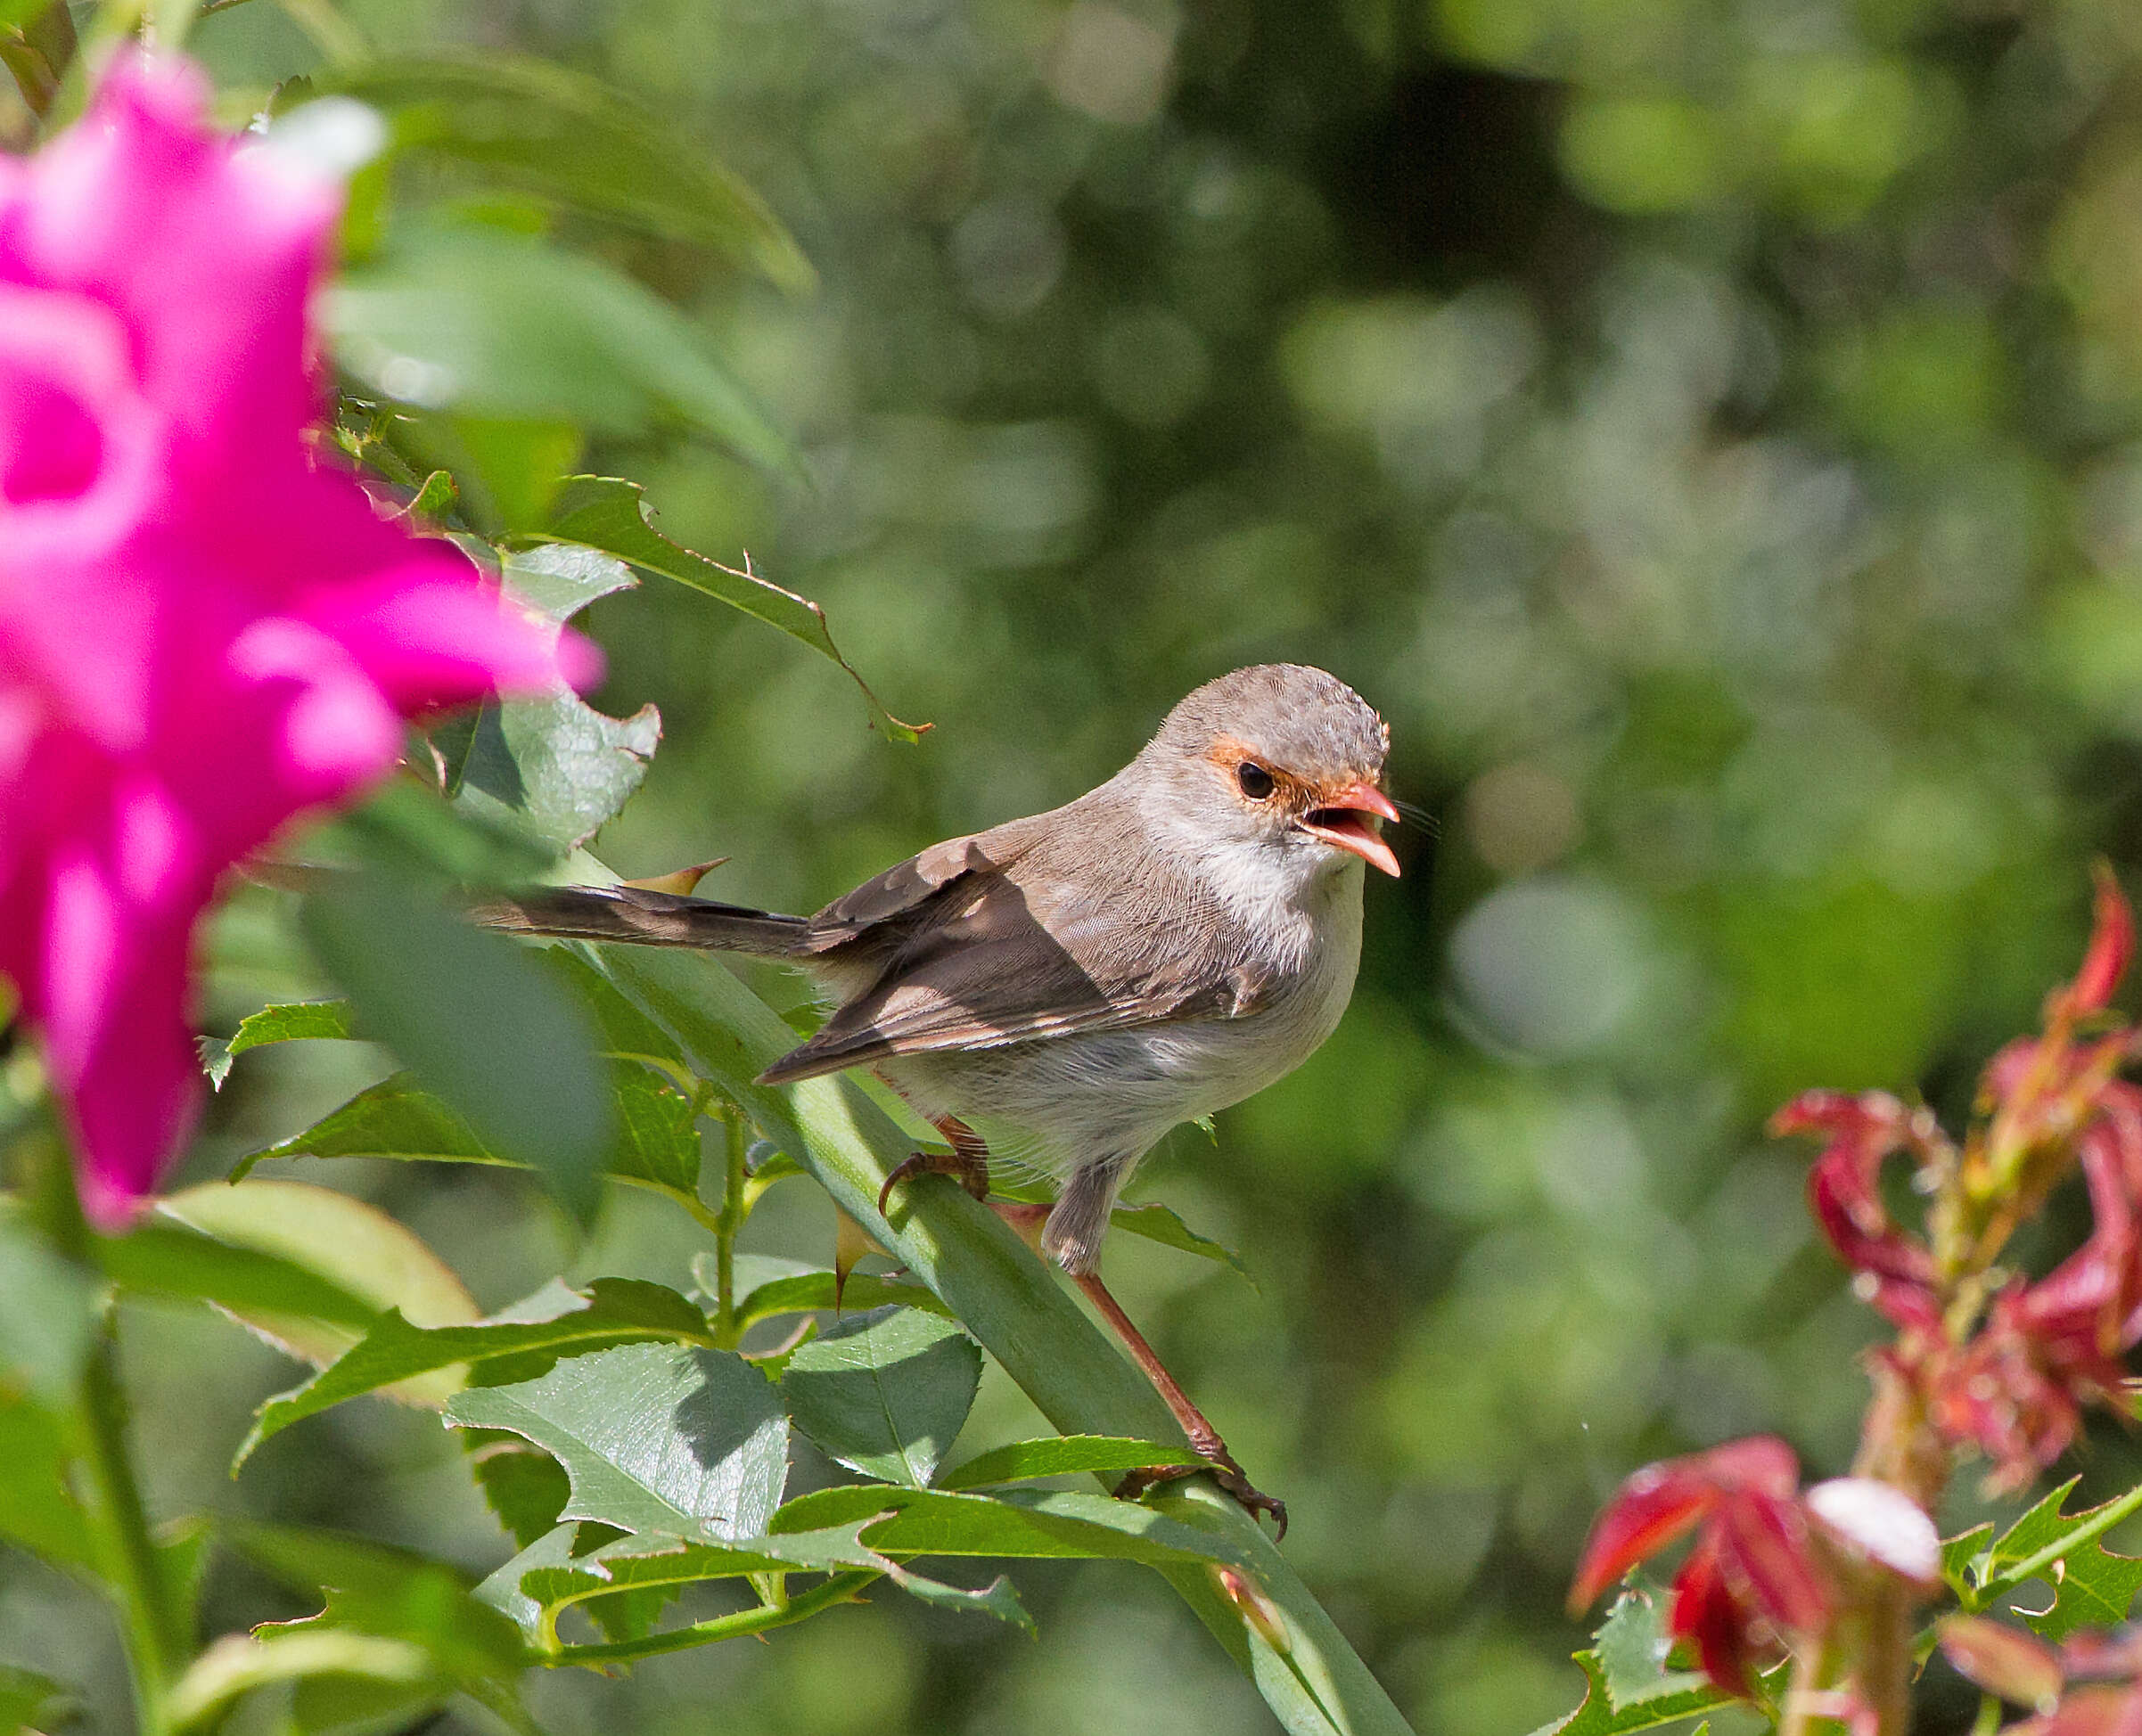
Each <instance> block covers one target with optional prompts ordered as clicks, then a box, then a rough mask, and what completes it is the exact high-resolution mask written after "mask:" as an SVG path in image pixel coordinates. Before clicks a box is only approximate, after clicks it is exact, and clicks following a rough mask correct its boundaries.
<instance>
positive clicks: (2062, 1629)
mask: <svg viewBox="0 0 2142 1736" xmlns="http://www.w3.org/2000/svg"><path fill="white" fill-rule="evenodd" d="M2079 1480H2080V1479H2078V1478H2069V1479H2068V1480H2067V1481H2066V1482H2064V1483H2063V1484H2062V1485H2061V1486H2059V1487H2058V1488H2056V1489H2055V1490H2054V1491H2053V1492H2052V1493H2051V1494H2048V1495H2047V1496H2046V1497H2045V1498H2044V1499H2043V1500H2042V1501H2040V1502H2039V1503H2038V1504H2037V1505H2036V1506H2034V1507H2032V1508H2031V1510H2030V1511H2028V1512H2027V1513H2025V1514H2024V1515H2023V1517H2022V1518H2021V1519H2017V1520H2016V1521H2015V1524H2014V1525H2012V1526H2010V1527H2008V1529H2007V1531H2006V1532H2004V1533H2003V1534H2002V1535H2001V1537H2000V1539H1999V1541H1998V1542H1997V1543H1995V1544H1993V1545H1992V1546H1991V1548H1990V1551H1989V1553H1988V1566H1987V1568H1986V1570H1985V1582H1984V1585H1983V1587H1982V1589H1981V1590H1980V1591H1979V1592H1978V1593H1976V1595H1975V1597H1974V1598H1972V1599H1968V1600H1966V1608H1968V1609H1986V1608H1988V1607H1989V1606H1990V1605H1991V1604H1993V1603H1994V1602H1995V1601H1997V1600H1998V1599H2000V1598H2003V1597H2006V1596H2007V1594H2008V1593H2012V1592H2014V1591H2015V1590H2016V1589H2017V1588H2018V1587H2019V1586H2021V1585H2023V1584H2024V1583H2025V1582H2026V1581H2029V1580H2032V1579H2037V1580H2042V1581H2043V1582H2045V1583H2046V1584H2047V1585H2050V1586H2051V1587H2052V1591H2053V1601H2052V1602H2051V1603H2050V1604H2048V1605H2047V1606H2046V1607H2045V1608H2044V1609H2038V1610H2026V1609H2018V1610H2017V1613H2018V1614H2019V1615H2021V1616H2022V1617H2023V1620H2024V1622H2025V1623H2026V1624H2027V1625H2029V1626H2030V1628H2031V1631H2032V1632H2033V1633H2035V1634H2038V1635H2039V1638H2041V1639H2045V1640H2049V1641H2052V1642H2060V1641H2062V1640H2064V1639H2066V1638H2067V1637H2068V1636H2069V1635H2070V1634H2072V1633H2073V1632H2074V1631H2075V1630H2076V1629H2077V1628H2078V1627H2081V1626H2084V1625H2104V1626H2110V1625H2115V1624H2117V1623H2119V1622H2122V1621H2124V1620H2126V1618H2127V1612H2128V1609H2129V1608H2130V1606H2131V1605H2132V1603H2133V1602H2134V1600H2135V1596H2136V1593H2138V1591H2142V1560H2135V1559H2133V1558H2130V1557H2129V1556H2125V1555H2114V1554H2113V1553H2112V1552H2110V1551H2108V1550H2106V1549H2105V1546H2104V1544H2103V1542H2102V1541H2101V1540H2102V1538H2103V1537H2104V1535H2105V1533H2106V1532H2107V1531H2109V1530H2111V1529H2112V1527H2113V1526H2115V1525H2117V1524H2119V1523H2120V1522H2121V1520H2122V1519H2126V1518H2127V1517H2128V1516H2129V1515H2130V1514H2131V1513H2133V1512H2135V1511H2137V1510H2138V1507H2142V1489H2136V1490H2130V1492H2129V1493H2128V1494H2124V1495H2120V1496H2117V1497H2115V1498H2114V1499H2113V1500H2111V1501H2108V1502H2105V1503H2103V1504H2102V1505H2100V1506H2097V1507H2092V1508H2090V1509H2089V1510H2088V1511H2084V1512H2080V1513H2074V1514H2066V1513H2063V1512H2062V1511H2061V1509H2062V1507H2063V1506H2064V1504H2065V1503H2066V1501H2067V1498H2068V1496H2069V1495H2070V1494H2072V1492H2073V1491H2074V1487H2075V1485H2076V1483H2077V1481H2079Z"/></svg>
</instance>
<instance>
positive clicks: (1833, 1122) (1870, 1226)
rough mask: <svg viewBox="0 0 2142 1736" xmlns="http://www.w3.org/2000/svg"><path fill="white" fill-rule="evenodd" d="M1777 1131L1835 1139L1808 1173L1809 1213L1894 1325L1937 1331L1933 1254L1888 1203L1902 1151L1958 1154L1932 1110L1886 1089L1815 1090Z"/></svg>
mask: <svg viewBox="0 0 2142 1736" xmlns="http://www.w3.org/2000/svg"><path fill="white" fill-rule="evenodd" d="M1770 1131H1771V1132H1772V1133H1774V1134H1779V1135H1784V1134H1802V1133H1818V1134H1828V1135H1829V1136H1830V1143H1829V1146H1828V1149H1827V1150H1826V1151H1824V1152H1823V1154H1822V1155H1821V1156H1820V1157H1819V1158H1818V1159H1816V1160H1815V1166H1814V1167H1813V1168H1812V1169H1810V1171H1809V1172H1808V1208H1809V1209H1810V1211H1811V1212H1813V1213H1814V1216H1815V1222H1816V1223H1817V1224H1820V1225H1821V1227H1822V1232H1823V1234H1824V1235H1826V1236H1827V1237H1828V1238H1829V1241H1830V1245H1831V1246H1832V1247H1833V1248H1834V1249H1836V1250H1837V1253H1838V1256H1839V1257H1840V1258H1842V1260H1843V1261H1844V1263H1845V1264H1846V1265H1849V1266H1851V1268H1852V1270H1853V1271H1855V1272H1858V1273H1865V1274H1866V1277H1867V1282H1869V1283H1871V1284H1872V1286H1873V1294H1872V1296H1871V1297H1870V1298H1868V1299H1869V1300H1871V1301H1872V1302H1873V1304H1874V1306H1875V1307H1877V1308H1879V1309H1880V1310H1881V1311H1882V1313H1883V1314H1886V1315H1887V1316H1888V1317H1889V1318H1890V1320H1891V1321H1892V1322H1894V1323H1895V1324H1897V1325H1899V1326H1900V1327H1904V1328H1907V1329H1913V1328H1916V1329H1918V1330H1920V1331H1939V1330H1940V1326H1941V1309H1940V1306H1938V1304H1937V1303H1936V1301H1935V1299H1934V1295H1933V1281H1934V1271H1933V1255H1932V1254H1931V1253H1930V1252H1929V1251H1928V1250H1927V1248H1926V1245H1925V1243H1924V1242H1922V1241H1919V1240H1918V1238H1917V1237H1916V1236H1910V1235H1907V1234H1906V1233H1905V1232H1904V1231H1903V1230H1902V1228H1901V1227H1900V1226H1899V1225H1898V1224H1897V1223H1896V1221H1895V1220H1894V1219H1893V1218H1892V1217H1891V1216H1890V1215H1889V1211H1888V1208H1886V1207H1884V1206H1883V1203H1882V1194H1881V1187H1880V1183H1881V1175H1882V1166H1883V1163H1885V1162H1886V1161H1887V1160H1888V1159H1890V1158H1891V1157H1892V1156H1893V1155H1895V1154H1896V1153H1898V1152H1900V1151H1906V1152H1910V1153H1912V1154H1913V1155H1915V1156H1916V1158H1917V1159H1919V1161H1920V1162H1921V1163H1922V1164H1924V1163H1925V1162H1927V1161H1928V1160H1930V1159H1935V1160H1940V1159H1949V1158H1951V1157H1952V1155H1953V1151H1952V1148H1951V1147H1950V1146H1949V1142H1948V1140H1947V1138H1946V1137H1945V1136H1944V1135H1943V1134H1942V1133H1941V1128H1940V1127H1939V1126H1936V1125H1935V1123H1934V1119H1933V1116H1932V1115H1931V1114H1930V1113H1928V1112H1927V1111H1926V1110H1923V1109H1921V1110H1911V1109H1907V1108H1906V1107H1905V1106H1904V1105H1903V1104H1902V1103H1900V1102H1899V1101H1897V1100H1896V1099H1895V1098H1894V1097H1892V1096H1891V1095H1890V1094H1889V1093H1887V1092H1883V1091H1870V1092H1867V1093H1862V1094H1861V1095H1859V1096H1857V1097H1854V1096H1849V1095H1847V1094H1845V1093H1842V1092H1836V1091H1809V1092H1803V1093H1801V1095H1799V1096H1798V1097H1795V1098H1794V1099H1793V1101H1791V1102H1789V1103H1787V1104H1786V1105H1785V1108H1783V1109H1782V1110H1778V1111H1777V1114H1776V1115H1774V1116H1773V1117H1771V1118H1770Z"/></svg>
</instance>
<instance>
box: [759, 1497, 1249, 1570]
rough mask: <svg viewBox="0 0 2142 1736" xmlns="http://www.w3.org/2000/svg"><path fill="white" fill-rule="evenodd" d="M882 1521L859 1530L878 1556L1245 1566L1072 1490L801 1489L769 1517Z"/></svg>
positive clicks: (1183, 1529) (782, 1522)
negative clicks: (809, 1491) (811, 1491)
mask: <svg viewBox="0 0 2142 1736" xmlns="http://www.w3.org/2000/svg"><path fill="white" fill-rule="evenodd" d="M880 1511H882V1512H883V1513H884V1517H883V1518H882V1519H877V1520H876V1521H875V1522H874V1523H866V1524H865V1526H864V1532H865V1535H866V1541H867V1542H868V1543H869V1544H870V1546H871V1547H872V1548H873V1549H874V1550H876V1551H878V1552H880V1553H881V1554H883V1555H886V1556H890V1557H891V1558H893V1559H895V1560H903V1561H904V1560H911V1559H913V1558H914V1557H916V1556H922V1555H995V1556H1002V1557H1004V1558H1005V1559H1006V1560H1022V1559H1025V1560H1125V1561H1139V1562H1143V1563H1145V1565H1146V1566H1148V1567H1162V1566H1169V1565H1173V1564H1177V1563H1180V1562H1184V1561H1192V1560H1194V1561H1201V1562H1202V1561H1224V1562H1226V1563H1227V1564H1228V1565H1230V1566H1235V1567H1248V1566H1249V1565H1250V1563H1249V1562H1248V1561H1247V1560H1246V1559H1245V1558H1244V1557H1243V1556H1242V1555H1241V1553H1240V1552H1238V1551H1237V1550H1236V1549H1235V1547H1234V1546H1233V1545H1232V1544H1228V1543H1227V1542H1226V1541H1225V1540H1224V1539H1222V1538H1220V1537H1218V1536H1215V1535H1208V1534H1207V1533H1205V1532H1202V1531H1199V1530H1195V1529H1194V1528H1193V1527H1189V1526H1186V1525H1183V1524H1180V1523H1178V1521H1176V1520H1174V1519H1169V1518H1168V1517H1167V1516H1166V1515H1164V1514H1161V1513H1158V1512H1155V1511H1153V1509H1152V1508H1150V1507H1147V1506H1145V1505H1142V1504H1141V1503H1137V1502H1135V1501H1117V1500H1114V1499H1112V1498H1111V1497H1110V1496H1107V1495H1101V1494H1085V1493H1083V1492H1082V1491H1079V1490H1073V1489H1007V1490H1005V1492H1003V1493H1002V1494H975V1493H973V1492H958V1493H955V1492H953V1491H950V1490H944V1489H903V1488H894V1487H879V1486H870V1485H866V1484H850V1485H844V1486H841V1487H838V1488H831V1489H820V1490H818V1491H817V1492H816V1493H814V1494H806V1495H799V1496H797V1498H796V1499H795V1500H793V1501H791V1502H789V1503H787V1504H786V1505H784V1507H783V1508H782V1509H781V1511H779V1512H778V1513H777V1514H776V1515H775V1518H774V1524H773V1535H774V1536H775V1537H776V1538H778V1537H780V1536H782V1535H784V1534H786V1533H789V1532H792V1531H810V1532H818V1531H825V1530H828V1529H831V1528H834V1527H840V1526H842V1525H848V1524H853V1523H856V1522H858V1521H861V1520H867V1519H870V1518H871V1516H872V1515H873V1514H875V1513H877V1512H880Z"/></svg>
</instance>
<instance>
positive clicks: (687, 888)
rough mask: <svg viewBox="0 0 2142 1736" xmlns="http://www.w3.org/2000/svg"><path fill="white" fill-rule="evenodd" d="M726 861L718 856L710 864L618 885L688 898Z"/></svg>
mask: <svg viewBox="0 0 2142 1736" xmlns="http://www.w3.org/2000/svg"><path fill="white" fill-rule="evenodd" d="M727 860H728V857H726V856H716V857H715V858H714V860H713V861H711V862H700V863H694V864H693V865H692V866H691V867H689V868H673V869H671V870H670V871H669V872H668V873H666V874H650V875H649V876H648V877H647V878H646V879H645V880H623V881H620V885H624V886H630V887H635V888H638V889H639V890H640V891H642V892H668V893H671V894H673V895H674V896H676V897H679V898H688V897H691V896H692V888H693V887H695V886H697V885H698V884H699V883H700V881H701V880H703V879H704V878H705V877H706V876H707V875H709V874H710V873H712V872H714V871H715V870H716V869H717V868H718V867H720V866H721V864H723V863H725V862H726V861H727Z"/></svg>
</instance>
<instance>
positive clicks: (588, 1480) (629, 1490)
mask: <svg viewBox="0 0 2142 1736" xmlns="http://www.w3.org/2000/svg"><path fill="white" fill-rule="evenodd" d="M447 1421H448V1422H449V1423H451V1424H455V1425H458V1426H462V1427H470V1426H473V1427H476V1428H480V1429H511V1430H512V1431H513V1433H514V1434H517V1435H523V1436H526V1437H528V1438H529V1440H531V1441H533V1442H535V1443H536V1445H538V1446H540V1447H543V1448H545V1449H546V1451H548V1452H549V1453H552V1454H553V1455H554V1456H555V1458H556V1459H557V1461H558V1462H559V1463H560V1464H562V1465H563V1466H564V1467H565V1473H566V1475H567V1476H568V1477H569V1478H570V1479H571V1481H572V1497H571V1499H570V1501H568V1502H567V1503H566V1506H565V1511H564V1517H565V1518H567V1519H599V1520H601V1521H602V1522H603V1524H605V1525H614V1526H616V1527H619V1528H620V1530H626V1531H658V1532H661V1533H663V1534H665V1535H672V1536H678V1537H684V1538H689V1539H699V1538H710V1539H718V1540H720V1541H724V1542H727V1541H733V1540H735V1539H736V1538H739V1537H749V1536H752V1535H756V1534H757V1533H759V1531H761V1530H763V1529H764V1528H765V1527H766V1524H767V1520H768V1519H770V1518H771V1517H772V1516H773V1513H774V1510H775V1508H776V1506H777V1505H778V1503H779V1502H780V1499H781V1489H782V1485H783V1484H784V1482H785V1481H786V1480H787V1477H788V1418H787V1416H786V1415H785V1414H784V1413H783V1411H782V1409H781V1403H780V1400H779V1398H778V1397H777V1396H776V1393H775V1391H774V1388H772V1387H771V1386H770V1385H768V1384H767V1380H766V1378H765V1376H763V1375H762V1374H760V1373H759V1371H758V1370H757V1369H755V1368H753V1367H752V1366H751V1363H747V1362H745V1361H744V1360H743V1357H741V1356H738V1355H735V1354H734V1353H733V1352H730V1351H726V1350H714V1349H709V1348H693V1347H683V1346H675V1345H658V1344H636V1345H628V1346H625V1347H620V1348H619V1349H615V1350H604V1351H600V1352H598V1353H596V1354H595V1355H584V1356H575V1357H572V1358H570V1360H568V1361H565V1362H562V1363H559V1364H558V1365H557V1366H556V1367H555V1368H554V1369H553V1370H551V1372H549V1373H548V1374H546V1375H545V1376H543V1378H542V1379H541V1380H528V1381H523V1382H521V1384H519V1385H517V1386H510V1387H479V1388H471V1389H470V1390H468V1391H466V1392H464V1393H463V1394H461V1395H460V1396H458V1397H456V1398H455V1400H454V1402H453V1403H452V1404H449V1405H448V1406H447Z"/></svg>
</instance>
